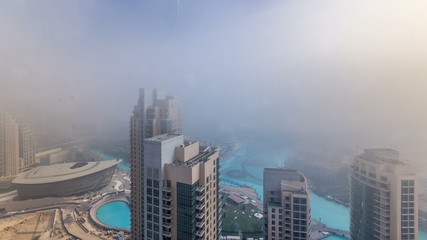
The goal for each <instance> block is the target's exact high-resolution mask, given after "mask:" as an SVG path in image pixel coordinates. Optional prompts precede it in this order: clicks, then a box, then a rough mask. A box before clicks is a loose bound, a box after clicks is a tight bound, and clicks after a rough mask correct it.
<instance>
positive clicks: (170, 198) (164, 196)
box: [163, 195, 172, 202]
mask: <svg viewBox="0 0 427 240" xmlns="http://www.w3.org/2000/svg"><path fill="white" fill-rule="evenodd" d="M163 200H165V201H168V202H170V201H172V196H166V195H163Z"/></svg>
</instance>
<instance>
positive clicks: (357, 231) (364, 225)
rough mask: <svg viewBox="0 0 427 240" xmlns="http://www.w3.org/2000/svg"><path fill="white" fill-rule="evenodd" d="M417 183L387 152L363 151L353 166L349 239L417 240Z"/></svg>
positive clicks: (395, 155)
mask: <svg viewBox="0 0 427 240" xmlns="http://www.w3.org/2000/svg"><path fill="white" fill-rule="evenodd" d="M417 196H418V195H417V182H416V178H415V175H414V174H413V173H412V171H411V169H410V167H409V166H408V165H407V164H405V163H403V162H401V161H400V160H399V152H398V151H395V150H391V149H365V151H364V153H363V154H361V155H360V156H357V157H356V158H355V159H354V163H353V172H352V175H351V196H350V197H351V210H350V237H351V239H353V240H376V239H378V240H380V239H381V240H387V239H390V240H398V239H418V199H417Z"/></svg>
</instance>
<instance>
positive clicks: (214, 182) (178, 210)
mask: <svg viewBox="0 0 427 240" xmlns="http://www.w3.org/2000/svg"><path fill="white" fill-rule="evenodd" d="M144 166H145V167H144V173H143V181H144V183H146V185H145V188H144V190H143V191H142V194H141V196H142V198H141V202H142V203H143V204H142V206H141V208H142V209H143V213H142V217H141V220H142V221H141V227H142V228H141V230H140V231H141V238H140V239H174V240H175V239H177V240H192V239H212V240H214V239H219V235H220V233H221V227H220V226H221V220H220V216H221V213H220V212H221V205H220V199H219V149H218V148H215V147H210V146H200V144H199V142H191V141H184V138H183V136H182V135H171V134H163V135H159V136H155V137H152V138H148V139H146V140H144Z"/></svg>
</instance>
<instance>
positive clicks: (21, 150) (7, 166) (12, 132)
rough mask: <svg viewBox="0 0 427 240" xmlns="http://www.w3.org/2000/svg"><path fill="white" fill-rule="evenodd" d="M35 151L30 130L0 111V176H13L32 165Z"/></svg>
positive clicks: (33, 138)
mask: <svg viewBox="0 0 427 240" xmlns="http://www.w3.org/2000/svg"><path fill="white" fill-rule="evenodd" d="M35 153H36V145H35V137H34V135H33V133H32V131H31V130H30V129H29V128H28V127H26V126H25V125H21V124H19V123H18V122H17V121H15V119H13V118H12V117H11V116H10V115H8V114H7V113H0V177H4V178H10V177H14V176H16V175H17V174H18V173H19V172H20V171H21V170H22V169H25V168H27V167H29V166H31V165H33V164H34V162H35Z"/></svg>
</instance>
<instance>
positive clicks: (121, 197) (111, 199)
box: [89, 193, 130, 233]
mask: <svg viewBox="0 0 427 240" xmlns="http://www.w3.org/2000/svg"><path fill="white" fill-rule="evenodd" d="M117 201H122V202H125V203H127V204H129V201H128V200H127V198H126V195H125V194H120V193H119V194H117V195H116V194H115V195H108V196H105V197H103V198H102V199H100V200H99V201H98V202H96V203H95V204H94V205H93V206H92V208H91V209H90V211H89V220H90V221H91V222H92V223H93V224H95V225H96V226H97V227H99V228H101V229H104V230H116V231H123V232H125V233H130V229H125V228H117V227H112V226H108V225H106V224H104V223H102V222H101V221H100V220H99V219H98V217H97V216H96V212H97V211H98V209H99V208H100V207H102V206H103V205H105V204H107V203H110V202H117Z"/></svg>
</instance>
